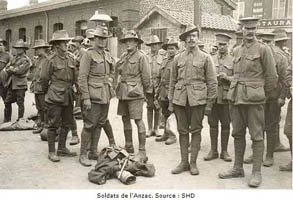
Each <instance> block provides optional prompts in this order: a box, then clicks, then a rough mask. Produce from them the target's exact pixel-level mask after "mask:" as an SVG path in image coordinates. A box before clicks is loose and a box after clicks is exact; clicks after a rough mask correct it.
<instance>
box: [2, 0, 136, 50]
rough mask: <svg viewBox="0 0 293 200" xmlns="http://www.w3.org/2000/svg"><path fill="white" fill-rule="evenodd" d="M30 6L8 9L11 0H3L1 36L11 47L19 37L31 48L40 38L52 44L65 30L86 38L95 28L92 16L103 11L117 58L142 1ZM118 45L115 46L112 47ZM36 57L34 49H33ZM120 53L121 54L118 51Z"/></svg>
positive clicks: (69, 0)
mask: <svg viewBox="0 0 293 200" xmlns="http://www.w3.org/2000/svg"><path fill="white" fill-rule="evenodd" d="M29 2H30V4H29V5H28V6H26V7H22V8H17V9H11V10H7V0H0V37H1V38H3V39H5V40H6V41H8V47H9V49H11V46H12V44H13V43H15V41H16V40H17V39H19V38H22V39H24V40H25V41H27V42H28V43H29V44H30V45H31V46H32V45H33V43H34V41H35V40H36V39H45V40H46V41H49V40H50V38H51V37H52V33H53V32H54V31H56V30H60V29H65V30H67V31H68V32H69V34H70V36H72V37H73V36H75V35H83V34H84V32H85V30H86V29H87V28H94V27H95V23H94V22H92V21H89V19H90V17H91V16H92V15H93V14H94V13H95V11H96V10H99V12H100V13H105V14H108V15H110V16H111V17H112V19H113V22H111V23H110V24H109V26H110V29H111V31H112V32H113V33H114V36H115V37H114V38H111V40H110V46H111V47H113V48H111V49H110V50H111V52H112V53H113V55H117V51H118V50H121V48H119V47H118V48H117V40H118V38H119V37H120V36H121V34H122V28H125V29H130V28H132V27H133V25H134V24H135V23H136V22H137V21H138V19H139V5H140V4H139V3H140V0H49V1H46V2H42V3H38V0H30V1H29ZM111 43H112V44H114V45H111ZM29 54H32V50H29ZM118 54H119V52H118Z"/></svg>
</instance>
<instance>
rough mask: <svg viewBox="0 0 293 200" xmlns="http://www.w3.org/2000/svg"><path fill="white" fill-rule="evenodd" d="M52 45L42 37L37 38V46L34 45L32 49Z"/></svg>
mask: <svg viewBox="0 0 293 200" xmlns="http://www.w3.org/2000/svg"><path fill="white" fill-rule="evenodd" d="M49 47H51V45H49V44H48V43H46V42H45V40H43V39H40V40H36V41H35V46H34V47H32V49H36V48H49Z"/></svg>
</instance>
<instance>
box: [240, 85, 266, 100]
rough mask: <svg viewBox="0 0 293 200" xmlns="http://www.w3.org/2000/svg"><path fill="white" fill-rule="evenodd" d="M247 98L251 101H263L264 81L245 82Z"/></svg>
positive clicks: (245, 95)
mask: <svg viewBox="0 0 293 200" xmlns="http://www.w3.org/2000/svg"><path fill="white" fill-rule="evenodd" d="M244 97H245V100H246V101H250V102H262V101H264V100H265V98H266V96H265V90H264V85H263V83H249V82H248V83H245V94H244Z"/></svg>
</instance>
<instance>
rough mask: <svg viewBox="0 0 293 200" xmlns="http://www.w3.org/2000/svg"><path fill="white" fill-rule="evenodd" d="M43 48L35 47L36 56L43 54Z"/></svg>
mask: <svg viewBox="0 0 293 200" xmlns="http://www.w3.org/2000/svg"><path fill="white" fill-rule="evenodd" d="M44 54H45V49H44V48H37V49H36V56H40V55H44Z"/></svg>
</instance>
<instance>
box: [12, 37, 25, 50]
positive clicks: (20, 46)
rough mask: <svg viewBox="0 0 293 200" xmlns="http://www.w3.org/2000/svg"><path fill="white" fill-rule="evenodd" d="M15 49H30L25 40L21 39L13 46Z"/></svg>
mask: <svg viewBox="0 0 293 200" xmlns="http://www.w3.org/2000/svg"><path fill="white" fill-rule="evenodd" d="M12 47H13V48H15V49H29V47H28V44H27V43H26V42H24V41H23V39H19V40H17V41H16V43H15V45H13V46H12Z"/></svg>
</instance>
